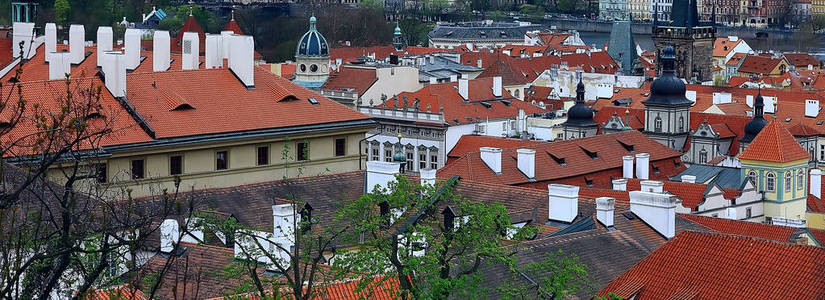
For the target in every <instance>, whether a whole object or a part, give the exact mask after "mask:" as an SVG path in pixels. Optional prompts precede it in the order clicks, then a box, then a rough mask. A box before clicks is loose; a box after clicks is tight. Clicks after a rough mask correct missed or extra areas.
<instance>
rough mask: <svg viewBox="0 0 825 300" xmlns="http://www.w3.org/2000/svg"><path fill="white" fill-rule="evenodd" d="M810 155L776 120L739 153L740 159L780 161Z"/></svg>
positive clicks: (788, 160)
mask: <svg viewBox="0 0 825 300" xmlns="http://www.w3.org/2000/svg"><path fill="white" fill-rule="evenodd" d="M810 157H811V156H810V154H809V153H808V152H807V151H805V149H804V148H802V146H800V145H799V143H798V142H797V141H796V139H794V137H793V136H792V135H791V133H790V132H788V130H787V129H785V127H784V126H782V124H780V123H779V122H777V121H776V120H772V121H770V123H768V125H767V126H765V128H763V129H762V131H760V132H759V134H757V135H756V137H755V138H754V139H753V141H752V142H751V143H750V144H748V147H747V148H745V151H742V153H741V154H740V155H739V159H747V160H756V161H770V162H779V163H784V162H791V161H797V160H802V159H805V160H807V159H808V158H810Z"/></svg>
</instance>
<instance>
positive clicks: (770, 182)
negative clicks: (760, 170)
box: [765, 172, 776, 192]
mask: <svg viewBox="0 0 825 300" xmlns="http://www.w3.org/2000/svg"><path fill="white" fill-rule="evenodd" d="M765 190H766V191H768V192H775V191H776V174H775V173H773V172H771V173H768V174H767V175H765Z"/></svg>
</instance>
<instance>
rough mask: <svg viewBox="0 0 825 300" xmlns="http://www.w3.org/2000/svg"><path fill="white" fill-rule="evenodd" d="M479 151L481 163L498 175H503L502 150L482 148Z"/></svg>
mask: <svg viewBox="0 0 825 300" xmlns="http://www.w3.org/2000/svg"><path fill="white" fill-rule="evenodd" d="M478 151H479V152H480V156H481V161H483V162H484V164H486V165H487V167H489V168H490V169H491V170H493V172H495V173H496V174H501V148H493V147H481V148H479V149H478Z"/></svg>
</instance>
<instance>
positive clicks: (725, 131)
mask: <svg viewBox="0 0 825 300" xmlns="http://www.w3.org/2000/svg"><path fill="white" fill-rule="evenodd" d="M710 127H711V128H713V131H714V132H716V133H718V134H719V138H721V139H726V138H732V137H735V136H736V134H734V133H733V131H731V130H730V128H728V125H726V124H724V123H722V124H712V125H710Z"/></svg>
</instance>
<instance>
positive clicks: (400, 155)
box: [392, 133, 407, 163]
mask: <svg viewBox="0 0 825 300" xmlns="http://www.w3.org/2000/svg"><path fill="white" fill-rule="evenodd" d="M402 148H403V146H401V134H400V133H399V134H398V151H397V152H395V155H393V156H392V160H393V162H397V163H406V162H407V156H406V155H404V152H403V151H402V150H401V149H402Z"/></svg>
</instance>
